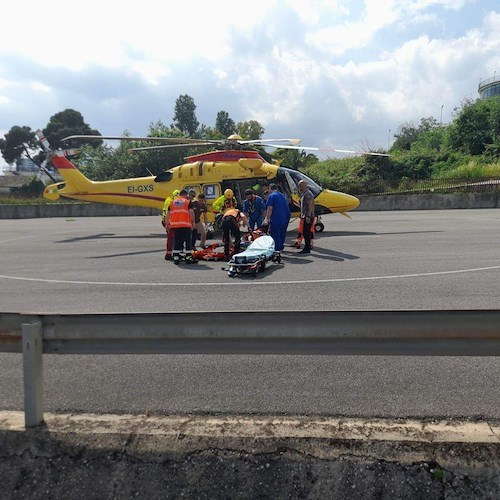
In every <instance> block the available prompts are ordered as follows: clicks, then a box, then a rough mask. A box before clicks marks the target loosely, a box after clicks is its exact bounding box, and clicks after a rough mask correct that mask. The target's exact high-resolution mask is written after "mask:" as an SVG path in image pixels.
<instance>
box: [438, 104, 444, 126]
mask: <svg viewBox="0 0 500 500" xmlns="http://www.w3.org/2000/svg"><path fill="white" fill-rule="evenodd" d="M443 107H444V104H441V117H440V118H439V125H442V124H443Z"/></svg>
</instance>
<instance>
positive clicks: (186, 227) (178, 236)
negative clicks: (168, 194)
mask: <svg viewBox="0 0 500 500" xmlns="http://www.w3.org/2000/svg"><path fill="white" fill-rule="evenodd" d="M166 226H167V230H168V231H169V232H170V231H173V233H174V251H173V261H174V264H179V262H180V259H181V253H182V251H183V250H184V248H185V250H186V258H185V260H186V264H192V263H194V262H196V261H195V260H194V258H193V254H192V234H193V229H194V227H195V223H194V210H193V208H192V207H191V201H190V200H189V199H188V193H187V191H186V190H185V189H183V190H181V192H180V193H179V196H178V197H177V198H174V199H173V200H172V201H171V203H170V207H169V209H168V212H167V216H166Z"/></svg>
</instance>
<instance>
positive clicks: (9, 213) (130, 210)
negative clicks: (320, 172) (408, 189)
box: [0, 193, 500, 219]
mask: <svg viewBox="0 0 500 500" xmlns="http://www.w3.org/2000/svg"><path fill="white" fill-rule="evenodd" d="M499 195H500V193H489V194H481V193H468V194H413V195H402V194H393V195H384V196H359V199H360V201H361V203H360V206H359V207H358V208H357V209H356V210H358V211H372V210H373V211H377V210H443V209H444V210H448V209H454V208H499V203H498V201H499V200H498V198H499ZM159 214H160V211H159V210H157V209H154V208H141V207H125V206H120V205H107V204H104V203H72V204H69V203H68V204H61V205H0V219H32V218H37V217H112V216H127V215H132V216H134V215H159Z"/></svg>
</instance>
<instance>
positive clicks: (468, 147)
mask: <svg viewBox="0 0 500 500" xmlns="http://www.w3.org/2000/svg"><path fill="white" fill-rule="evenodd" d="M447 141H448V144H449V146H450V148H452V149H457V150H459V151H461V152H463V153H465V154H472V155H481V154H483V153H484V152H485V151H487V152H488V154H491V151H495V150H498V147H499V145H500V144H499V141H500V98H498V97H492V98H489V99H479V100H478V101H476V102H465V103H464V104H463V105H462V109H461V111H460V112H459V114H458V115H457V116H456V117H455V119H454V120H453V122H452V123H451V125H450V127H449V130H448V137H447Z"/></svg>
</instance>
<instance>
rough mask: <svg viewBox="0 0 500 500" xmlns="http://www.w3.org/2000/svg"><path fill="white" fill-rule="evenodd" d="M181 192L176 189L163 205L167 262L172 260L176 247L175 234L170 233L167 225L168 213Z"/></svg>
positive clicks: (162, 218)
mask: <svg viewBox="0 0 500 500" xmlns="http://www.w3.org/2000/svg"><path fill="white" fill-rule="evenodd" d="M179 192H180V191H179V190H178V189H174V190H173V191H172V195H171V196H167V197H166V198H165V202H164V203H163V210H162V213H161V224H162V226H163V227H164V228H165V231H166V232H167V242H166V245H165V246H166V252H165V260H170V259H171V258H172V250H173V246H174V232H173V231H169V230H168V228H167V225H166V219H167V212H168V208H169V207H170V203H172V200H173V199H174V198H177V197H178V196H179Z"/></svg>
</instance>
